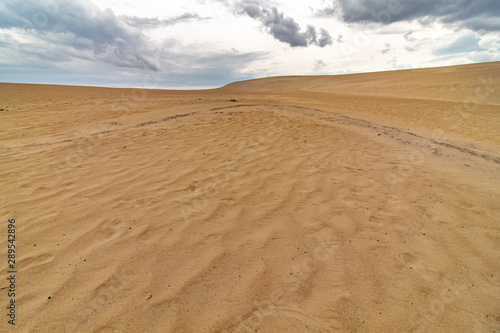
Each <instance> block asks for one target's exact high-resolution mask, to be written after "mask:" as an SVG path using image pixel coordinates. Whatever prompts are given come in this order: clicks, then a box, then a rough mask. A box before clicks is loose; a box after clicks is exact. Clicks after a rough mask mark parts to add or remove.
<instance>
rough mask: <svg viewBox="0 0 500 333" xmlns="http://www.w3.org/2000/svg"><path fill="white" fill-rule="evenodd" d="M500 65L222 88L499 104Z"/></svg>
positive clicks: (275, 80) (290, 79)
mask: <svg viewBox="0 0 500 333" xmlns="http://www.w3.org/2000/svg"><path fill="white" fill-rule="evenodd" d="M498 87H500V62H490V63H480V64H471V65H461V66H450V67H436V68H423V69H413V70H401V71H387V72H375V73H363V74H347V75H321V76H281V77H269V78H263V79H255V80H248V81H240V82H234V83H231V84H228V85H227V86H225V87H224V88H223V89H226V90H234V91H245V92H260V93H273V94H280V93H294V92H297V91H300V92H321V93H345V94H357V95H377V96H387V97H398V98H418V99H433V100H443V101H466V102H478V103H482V104H483V103H484V104H492V105H500V91H499V90H498Z"/></svg>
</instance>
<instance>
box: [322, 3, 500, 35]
mask: <svg viewBox="0 0 500 333" xmlns="http://www.w3.org/2000/svg"><path fill="white" fill-rule="evenodd" d="M326 13H330V15H334V14H335V13H337V14H339V15H340V17H341V19H342V20H343V21H344V22H347V23H381V24H390V23H394V22H401V21H412V20H419V21H420V22H421V23H423V24H425V23H430V22H435V21H438V22H441V23H443V24H446V25H449V24H450V25H455V26H458V27H465V28H468V29H471V30H473V31H500V1H498V0H457V1H449V0H420V1H414V0H335V1H334V3H333V6H331V7H327V8H325V9H322V10H320V11H319V12H318V14H317V15H319V16H320V15H324V14H326Z"/></svg>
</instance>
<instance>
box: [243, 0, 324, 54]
mask: <svg viewBox="0 0 500 333" xmlns="http://www.w3.org/2000/svg"><path fill="white" fill-rule="evenodd" d="M236 10H237V12H238V14H241V15H247V16H249V17H251V18H253V19H255V20H257V21H260V22H261V23H262V24H263V25H264V26H265V27H266V30H267V32H268V33H269V34H270V35H272V36H273V37H274V38H276V39H277V40H279V41H280V42H283V43H286V44H288V45H290V46H291V47H306V46H309V45H317V46H319V47H325V46H327V45H331V44H332V37H331V36H330V34H329V33H328V31H326V30H325V29H322V28H321V29H320V30H319V34H318V33H317V31H316V28H315V27H313V26H311V25H309V26H307V28H306V31H301V28H300V26H299V24H298V23H297V22H295V20H294V19H293V18H291V17H285V14H284V13H281V12H279V11H278V9H277V8H276V7H271V8H267V7H264V6H263V5H261V4H260V3H259V2H258V1H242V2H239V3H237V4H236Z"/></svg>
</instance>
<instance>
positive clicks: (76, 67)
mask: <svg viewBox="0 0 500 333" xmlns="http://www.w3.org/2000/svg"><path fill="white" fill-rule="evenodd" d="M0 54H1V56H0V82H24V83H52V84H73V85H94V86H113V87H141V88H155V87H161V88H203V87H216V86H222V85H224V84H227V83H229V82H233V81H240V80H245V79H250V78H258V77H265V76H276V75H316V74H341V73H342V74H343V73H359V72H372V71H381V70H393V69H406V68H420V67H434V66H444V65H455V64H466V63H474V62H487V61H500V1H499V0H329V1H323V0H310V1H305V0H302V1H301V0H287V1H284V0H283V1H282V0H271V1H261V0H240V1H231V0H182V1H178V0H177V1H172V0H170V1H169V0H167V1H155V0H140V1H120V0H1V1H0Z"/></svg>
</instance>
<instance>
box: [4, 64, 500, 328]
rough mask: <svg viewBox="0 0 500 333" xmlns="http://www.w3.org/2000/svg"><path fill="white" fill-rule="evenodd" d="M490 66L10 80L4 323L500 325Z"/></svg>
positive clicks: (499, 143) (498, 143) (496, 72)
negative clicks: (136, 79) (90, 83)
mask: <svg viewBox="0 0 500 333" xmlns="http://www.w3.org/2000/svg"><path fill="white" fill-rule="evenodd" d="M499 80H500V63H487V64H476V65H467V66H456V67H445V68H435V69H421V70H412V71H401V72H386V73H372V74H359V75H347V76H332V77H283V78H268V79H261V80H252V81H246V82H238V83H234V84H231V85H228V86H226V87H223V88H220V89H214V90H207V91H161V90H134V89H105V88H89V87H67V86H42V85H18V84H0V103H1V105H0V109H3V111H0V118H1V124H2V125H1V129H2V131H1V134H0V159H1V165H2V169H1V170H2V172H1V173H0V180H1V186H2V190H1V191H0V199H1V202H2V203H3V207H4V208H3V210H2V213H1V214H2V221H3V222H2V225H3V227H2V228H3V230H2V231H1V234H2V238H1V239H0V247H1V248H2V253H4V255H3V257H4V258H6V249H7V220H8V219H11V218H15V219H16V224H17V229H16V231H17V240H16V246H17V249H18V252H17V270H18V273H17V288H18V292H17V293H16V304H17V318H16V329H18V330H19V331H20V332H138V331H144V332H255V331H258V332H495V331H496V332H498V331H500V315H499V314H500V305H499V304H500V303H499V302H498V299H499V298H500V283H499V277H500V263H499V260H498V259H499V257H500V225H499V221H500V135H499V132H498V129H499V128H500V124H499V121H500V120H499V119H500V114H499V112H500V82H499ZM6 271H7V261H6V259H4V261H3V262H2V272H6ZM2 276H5V274H3V275H2ZM2 281H3V282H2V285H1V287H2V288H4V289H3V290H2V291H1V293H0V302H1V304H2V307H3V308H4V309H5V307H4V305H7V304H8V302H9V298H8V297H7V292H6V290H5V287H7V283H6V281H7V280H6V279H5V278H2ZM3 317H4V319H2V322H1V323H0V325H1V327H2V329H1V330H2V331H4V329H12V327H9V326H11V325H8V324H7V320H6V319H5V315H3Z"/></svg>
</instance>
